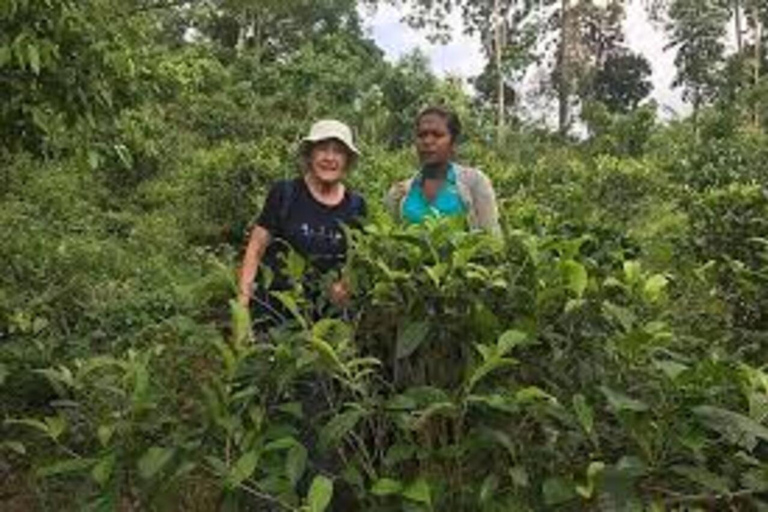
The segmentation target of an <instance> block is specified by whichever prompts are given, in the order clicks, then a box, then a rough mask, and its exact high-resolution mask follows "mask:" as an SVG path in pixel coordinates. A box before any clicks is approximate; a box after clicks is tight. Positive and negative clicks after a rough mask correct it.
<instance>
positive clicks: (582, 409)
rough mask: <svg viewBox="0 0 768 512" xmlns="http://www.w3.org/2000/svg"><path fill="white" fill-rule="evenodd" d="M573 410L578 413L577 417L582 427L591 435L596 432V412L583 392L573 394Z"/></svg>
mask: <svg viewBox="0 0 768 512" xmlns="http://www.w3.org/2000/svg"><path fill="white" fill-rule="evenodd" d="M573 411H574V412H575V413H576V419H577V420H579V425H581V428H583V429H584V432H586V433H587V434H588V435H590V436H591V435H592V433H593V432H594V426H595V413H594V411H593V410H592V407H590V406H589V404H588V403H587V399H586V398H584V395H582V394H581V393H579V394H576V395H574V396H573Z"/></svg>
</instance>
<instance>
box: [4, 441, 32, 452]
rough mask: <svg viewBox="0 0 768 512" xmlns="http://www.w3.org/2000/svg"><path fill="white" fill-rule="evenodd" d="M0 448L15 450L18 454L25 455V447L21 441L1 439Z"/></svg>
mask: <svg viewBox="0 0 768 512" xmlns="http://www.w3.org/2000/svg"><path fill="white" fill-rule="evenodd" d="M0 448H5V449H6V450H11V451H12V452H16V453H18V454H19V455H26V453H27V449H26V447H25V446H24V444H23V443H20V442H19V441H3V442H2V443H0Z"/></svg>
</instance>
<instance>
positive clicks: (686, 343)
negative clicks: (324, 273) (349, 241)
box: [0, 0, 768, 511]
mask: <svg viewBox="0 0 768 512" xmlns="http://www.w3.org/2000/svg"><path fill="white" fill-rule="evenodd" d="M375 3H376V2H374V1H367V2H365V5H364V6H362V7H365V8H369V7H371V6H375ZM643 6H644V7H645V8H647V9H648V10H649V13H651V15H652V17H653V19H654V20H656V22H657V23H658V24H659V26H660V27H662V28H663V29H664V30H665V31H666V33H667V34H668V36H669V39H670V41H671V45H672V49H673V50H674V51H675V52H676V59H675V64H676V68H677V70H676V80H675V86H676V87H679V88H680V89H681V90H682V91H683V95H684V98H685V100H686V101H687V102H688V103H689V104H690V106H691V115H690V116H689V117H687V118H686V119H682V120H676V121H673V122H669V123H662V122H660V121H659V119H658V118H657V108H656V105H654V104H653V103H652V102H650V101H648V99H647V98H648V96H649V93H650V92H651V84H650V82H649V73H650V65H649V63H648V62H647V60H646V59H644V58H643V57H642V56H641V55H639V54H638V53H636V52H635V51H634V50H633V48H631V47H628V46H627V45H626V43H625V41H624V37H623V32H622V29H621V27H622V19H623V15H624V12H625V9H626V7H627V5H626V3H625V2H622V1H619V0H614V1H608V2H600V3H597V2H591V1H587V0H582V1H580V2H575V1H569V0H561V1H553V0H542V1H538V2H532V1H527V0H518V1H515V0H493V1H492V0H488V1H473V2H469V1H460V0H455V1H451V0H437V1H426V0H413V1H411V2H409V3H408V9H407V11H404V12H408V13H410V14H409V15H408V22H409V23H411V24H412V25H413V26H415V27H418V28H421V29H423V30H425V31H427V33H429V34H430V35H431V36H432V37H435V38H437V39H438V40H439V39H442V38H445V37H448V36H449V35H450V27H448V26H446V24H445V20H446V13H447V12H448V11H450V10H457V11H458V12H460V13H461V17H462V19H463V22H464V26H465V27H466V29H467V30H469V31H470V32H471V33H472V34H474V35H475V36H476V37H478V38H479V39H480V40H481V41H482V48H483V52H484V58H485V59H486V61H487V65H486V67H485V70H484V71H483V73H482V74H480V75H479V76H477V77H475V79H474V81H473V90H474V92H473V94H471V95H470V94H468V93H467V92H466V90H465V89H464V88H463V87H462V86H461V84H459V83H457V82H456V81H455V80H451V79H439V78H437V77H436V76H434V75H433V73H432V72H431V71H430V69H429V65H428V62H427V60H426V59H425V58H424V56H423V55H420V54H419V53H414V54H411V55H408V56H405V57H404V58H402V59H401V60H400V61H398V62H396V63H390V62H387V61H386V60H385V59H384V57H383V53H382V51H381V50H380V49H379V48H377V46H376V45H375V44H374V42H373V41H371V40H370V39H369V38H368V37H367V36H366V35H365V32H364V31H363V30H362V28H361V20H360V17H359V16H360V15H359V12H360V7H361V6H360V5H358V2H355V1H351V0H322V1H309V0H281V1H272V0H199V1H196V0H188V1H172V0H78V1H75V0H2V1H0V224H1V225H2V231H1V232H0V236H1V242H0V261H2V262H3V273H2V275H0V414H1V415H2V419H3V422H2V423H1V424H0V443H1V444H0V450H1V451H0V504H2V506H3V509H4V510H49V509H50V510H70V509H71V510H82V509H86V510H91V509H94V510H176V509H178V510H222V509H223V510H310V511H321V510H327V509H331V508H333V507H336V509H339V505H338V500H340V499H346V500H351V502H354V503H355V505H346V507H347V508H346V510H352V509H354V507H357V508H358V509H360V510H380V511H389V510H393V511H394V510H406V511H419V510H440V511H445V510H450V511H459V510H471V511H474V510H483V511H485V510H488V511H492V510H500V511H501V510H503V511H510V510H521V511H523V510H526V511H527V510H654V511H655V510H767V509H768V499H766V495H765V493H766V491H768V463H767V462H766V460H768V373H767V370H766V362H768V313H766V312H767V311H768V309H766V308H767V307H768V286H767V285H768V194H767V193H766V188H765V182H766V177H767V176H768V136H767V135H766V127H767V126H768V62H767V61H766V56H765V54H766V52H765V51H764V47H765V43H766V39H768V32H767V31H766V30H764V27H765V25H766V23H767V22H768V4H766V2H764V1H760V0H706V1H705V0H649V1H647V2H643ZM728 31H730V32H732V33H734V34H736V51H735V52H733V53H728V54H727V53H726V51H725V44H724V38H725V34H726V32H728ZM539 62H549V63H550V66H549V68H548V80H547V81H546V84H545V85H546V87H545V92H546V93H547V94H550V95H551V97H552V98H555V100H556V103H557V105H558V108H557V127H556V129H551V130H550V129H548V128H545V127H540V126H534V125H531V124H530V123H528V122H527V121H526V120H525V119H524V118H521V117H520V116H519V115H518V113H519V111H520V110H519V109H520V106H521V102H522V101H523V100H522V95H521V94H520V79H521V76H522V75H523V74H524V73H525V71H526V70H527V69H529V67H530V66H532V65H534V64H536V63H539ZM428 104H443V105H447V106H449V107H450V108H452V109H454V110H456V111H457V112H458V113H459V114H460V115H461V117H462V119H463V121H464V123H465V127H466V130H465V131H466V135H465V137H464V141H463V143H462V145H461V150H460V160H462V161H465V162H467V163H469V164H472V165H475V166H478V167H480V168H482V169H483V170H484V171H486V172H487V173H488V174H489V175H490V176H491V178H492V179H493V182H494V185H495V187H496V190H497V194H498V196H499V199H500V205H501V217H502V224H503V227H504V240H503V242H501V241H498V240H493V239H490V238H487V237H486V236H484V235H483V234H479V233H464V232H456V231H453V230H450V229H447V228H446V226H445V225H443V224H442V223H440V222H436V223H429V224H428V225H427V226H424V227H403V226H398V225H395V224H393V222H392V220H391V219H389V217H388V216H387V215H386V213H385V212H383V211H381V210H382V207H381V204H380V201H378V198H381V197H382V196H383V194H384V192H385V190H386V189H387V187H388V186H389V184H391V183H392V182H393V181H395V180H396V179H398V178H402V177H406V176H409V175H410V174H412V173H413V172H414V169H415V165H416V163H415V159H414V157H413V155H412V151H411V149H410V144H411V136H412V124H413V119H414V117H415V115H416V113H417V112H418V111H419V109H421V108H422V107H424V106H426V105H428ZM323 116H333V117H337V118H341V119H343V120H345V121H347V122H348V123H349V124H350V125H352V126H354V127H355V130H356V132H357V135H358V137H359V140H360V146H361V148H362V151H363V154H364V158H363V159H362V160H361V162H360V165H359V166H358V167H357V168H356V169H355V170H354V171H353V173H352V175H351V181H352V185H353V186H354V187H355V188H357V189H359V190H360V191H361V192H362V193H364V194H365V195H366V196H367V197H368V199H369V204H370V205H371V210H372V212H371V219H370V223H369V226H368V227H367V228H366V231H365V233H364V234H352V236H353V237H354V243H353V250H352V251H351V254H350V257H349V261H348V263H347V265H346V266H345V268H344V270H343V273H344V274H345V275H346V277H348V278H349V279H350V280H351V281H352V282H353V283H354V284H355V290H356V294H355V297H354V306H355V307H354V311H355V314H354V315H353V316H352V317H348V318H346V319H345V320H340V319H333V318H326V319H322V320H320V321H315V319H314V318H313V317H312V315H311V314H310V312H309V311H308V310H309V308H310V305H309V304H306V303H305V302H304V301H303V300H302V295H301V293H300V290H294V292H291V293H285V294H283V295H282V296H281V297H280V300H282V301H283V302H284V304H285V305H286V306H287V307H288V308H289V309H290V310H291V311H292V312H293V313H294V318H293V319H292V321H291V322H289V323H288V325H287V326H286V327H285V328H284V329H279V330H277V331H275V332H274V333H273V336H272V337H271V338H270V339H269V340H264V339H262V340H260V342H259V343H255V342H254V339H253V332H252V331H251V329H250V328H249V321H250V320H249V319H248V318H247V312H245V311H243V310H241V309H239V308H238V307H237V306H234V305H232V306H230V303H229V301H230V299H232V297H233V296H234V292H235V269H236V266H237V263H238V257H239V252H240V250H241V248H242V245H243V242H244V238H245V236H246V234H247V229H248V226H249V225H250V223H251V221H252V219H253V217H254V215H255V214H256V212H258V210H259V207H260V205H261V203H262V201H263V198H264V196H265V192H266V190H267V187H268V185H269V184H270V183H271V182H272V181H274V180H275V179H279V178H284V177H289V176H294V175H295V174H296V173H297V164H296V158H295V149H296V143H297V141H298V140H299V138H300V136H301V135H302V134H303V133H304V132H305V131H306V129H307V127H308V125H309V123H310V122H311V121H312V120H315V119H317V118H319V117H323ZM574 133H580V134H581V135H580V136H579V137H576V136H574V135H573V134H574ZM288 265H289V268H290V271H291V272H292V273H293V274H294V275H295V276H297V277H298V276H300V275H301V273H302V271H303V266H304V264H303V262H302V261H301V260H300V258H297V257H292V258H289V261H288ZM307 381H310V382H313V383H315V384H316V385H317V386H316V387H318V388H319V389H321V390H322V402H323V404H324V405H323V407H322V408H321V410H320V411H314V412H313V411H309V410H307V408H306V404H302V402H301V400H300V398H301V396H302V395H301V393H300V392H299V391H298V390H299V389H301V388H302V386H303V385H304V384H305V383H306V382H307ZM328 458H330V459H332V460H334V461H335V464H331V465H330V466H329V465H327V464H324V463H323V462H322V461H323V460H324V459H328ZM351 502H350V501H348V502H347V503H351Z"/></svg>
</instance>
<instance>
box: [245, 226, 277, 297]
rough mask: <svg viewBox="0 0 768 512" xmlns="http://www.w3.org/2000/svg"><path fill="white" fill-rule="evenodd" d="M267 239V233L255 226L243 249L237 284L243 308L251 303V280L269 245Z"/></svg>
mask: <svg viewBox="0 0 768 512" xmlns="http://www.w3.org/2000/svg"><path fill="white" fill-rule="evenodd" d="M269 238H270V235H269V231H267V230H266V229H264V228H263V227H261V226H255V227H254V228H253V230H252V231H251V236H250V237H249V239H248V246H247V247H246V248H245V255H244V256H243V265H242V267H240V279H239V283H238V302H240V304H242V305H243V306H244V307H248V305H249V304H250V303H251V295H252V294H253V280H254V279H255V278H256V272H257V271H258V269H259V264H260V263H261V259H262V257H263V256H264V251H265V250H266V249H267V245H268V244H269Z"/></svg>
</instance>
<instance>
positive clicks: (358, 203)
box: [349, 192, 363, 217]
mask: <svg viewBox="0 0 768 512" xmlns="http://www.w3.org/2000/svg"><path fill="white" fill-rule="evenodd" d="M349 201H350V207H351V209H352V214H353V215H354V216H356V217H359V216H361V215H362V214H363V196H361V195H360V194H357V193H355V192H352V193H351V194H350V197H349Z"/></svg>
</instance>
